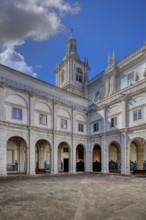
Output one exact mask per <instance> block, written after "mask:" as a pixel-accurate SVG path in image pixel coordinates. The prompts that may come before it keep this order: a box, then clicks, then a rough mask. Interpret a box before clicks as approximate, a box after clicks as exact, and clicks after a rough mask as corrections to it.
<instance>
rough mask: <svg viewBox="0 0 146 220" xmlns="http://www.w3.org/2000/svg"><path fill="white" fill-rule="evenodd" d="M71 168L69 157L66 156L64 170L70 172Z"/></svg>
mask: <svg viewBox="0 0 146 220" xmlns="http://www.w3.org/2000/svg"><path fill="white" fill-rule="evenodd" d="M68 170H69V159H68V158H64V172H68Z"/></svg>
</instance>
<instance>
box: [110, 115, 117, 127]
mask: <svg viewBox="0 0 146 220" xmlns="http://www.w3.org/2000/svg"><path fill="white" fill-rule="evenodd" d="M116 126H117V117H114V118H111V128H113V127H116Z"/></svg>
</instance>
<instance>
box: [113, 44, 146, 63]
mask: <svg viewBox="0 0 146 220" xmlns="http://www.w3.org/2000/svg"><path fill="white" fill-rule="evenodd" d="M143 48H146V42H144V43H143V44H141V45H140V46H139V47H137V48H135V49H134V50H132V51H131V52H130V53H128V54H127V55H126V56H124V57H123V58H122V59H120V60H118V61H117V62H116V64H120V63H122V62H124V61H125V60H127V59H129V58H130V57H131V56H133V55H134V54H136V53H138V52H139V51H140V50H142V49H143Z"/></svg>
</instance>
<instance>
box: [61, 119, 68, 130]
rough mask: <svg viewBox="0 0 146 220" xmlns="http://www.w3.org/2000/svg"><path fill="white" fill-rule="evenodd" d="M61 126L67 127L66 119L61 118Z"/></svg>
mask: <svg viewBox="0 0 146 220" xmlns="http://www.w3.org/2000/svg"><path fill="white" fill-rule="evenodd" d="M61 128H62V129H67V120H65V119H61Z"/></svg>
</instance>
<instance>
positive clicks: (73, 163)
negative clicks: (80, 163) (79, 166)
mask: <svg viewBox="0 0 146 220" xmlns="http://www.w3.org/2000/svg"><path fill="white" fill-rule="evenodd" d="M72 172H73V173H75V172H76V146H73V149H72Z"/></svg>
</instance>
